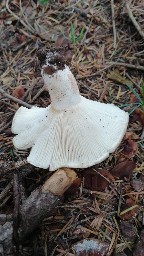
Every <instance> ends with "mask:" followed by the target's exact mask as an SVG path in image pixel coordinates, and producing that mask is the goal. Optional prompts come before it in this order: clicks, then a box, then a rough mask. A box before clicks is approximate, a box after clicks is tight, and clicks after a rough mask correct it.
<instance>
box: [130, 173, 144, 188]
mask: <svg viewBox="0 0 144 256" xmlns="http://www.w3.org/2000/svg"><path fill="white" fill-rule="evenodd" d="M131 185H132V187H133V188H134V190H135V191H137V192H141V191H142V190H144V175H143V174H141V175H140V177H139V178H138V179H137V178H135V177H133V179H132V181H131Z"/></svg>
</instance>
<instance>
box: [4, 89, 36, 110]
mask: <svg viewBox="0 0 144 256" xmlns="http://www.w3.org/2000/svg"><path fill="white" fill-rule="evenodd" d="M0 93H2V94H3V95H4V96H5V97H6V98H8V99H10V100H12V101H14V102H16V103H18V104H20V105H22V106H24V107H26V108H31V107H32V106H31V105H30V104H28V103H26V102H24V101H23V100H20V99H17V98H15V97H14V96H11V95H9V94H8V93H6V92H5V91H4V90H3V89H2V88H0Z"/></svg>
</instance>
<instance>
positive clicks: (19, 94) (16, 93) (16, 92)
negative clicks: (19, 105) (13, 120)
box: [12, 85, 25, 99]
mask: <svg viewBox="0 0 144 256" xmlns="http://www.w3.org/2000/svg"><path fill="white" fill-rule="evenodd" d="M24 93H25V91H24V87H23V86H21V85H19V86H17V87H16V88H15V89H14V91H13V93H12V96H14V97H16V98H18V99H22V97H23V96H24Z"/></svg>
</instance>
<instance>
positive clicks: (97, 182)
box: [82, 169, 113, 191]
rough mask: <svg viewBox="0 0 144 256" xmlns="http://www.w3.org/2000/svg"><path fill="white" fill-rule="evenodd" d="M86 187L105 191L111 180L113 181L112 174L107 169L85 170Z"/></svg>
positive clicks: (83, 174) (83, 175)
mask: <svg viewBox="0 0 144 256" xmlns="http://www.w3.org/2000/svg"><path fill="white" fill-rule="evenodd" d="M82 177H83V178H84V187H85V188H87V189H89V190H92V191H94V190H95V191H104V190H105V188H106V187H107V185H108V184H109V181H113V177H112V175H111V174H110V173H109V172H108V171H107V170H103V169H102V170H97V171H94V170H91V169H87V170H84V171H83V173H82Z"/></svg>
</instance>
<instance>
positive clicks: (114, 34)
mask: <svg viewBox="0 0 144 256" xmlns="http://www.w3.org/2000/svg"><path fill="white" fill-rule="evenodd" d="M111 12H112V25H113V37H114V44H113V46H114V49H115V48H116V40H117V38H116V26H115V14H114V0H111Z"/></svg>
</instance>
